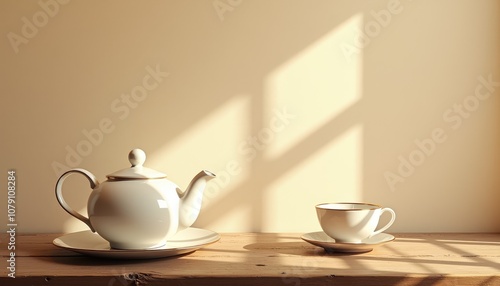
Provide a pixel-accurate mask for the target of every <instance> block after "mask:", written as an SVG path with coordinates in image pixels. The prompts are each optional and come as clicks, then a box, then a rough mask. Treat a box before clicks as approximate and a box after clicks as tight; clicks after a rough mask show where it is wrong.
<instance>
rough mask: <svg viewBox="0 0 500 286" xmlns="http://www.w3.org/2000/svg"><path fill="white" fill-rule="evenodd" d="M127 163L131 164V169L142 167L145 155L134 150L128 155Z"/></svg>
mask: <svg viewBox="0 0 500 286" xmlns="http://www.w3.org/2000/svg"><path fill="white" fill-rule="evenodd" d="M128 161H129V162H130V164H132V167H135V166H142V165H144V162H145V161H146V153H145V152H144V151H142V150H141V149H134V150H132V151H130V153H129V154H128Z"/></svg>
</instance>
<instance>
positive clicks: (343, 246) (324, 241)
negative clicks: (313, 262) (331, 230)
mask: <svg viewBox="0 0 500 286" xmlns="http://www.w3.org/2000/svg"><path fill="white" fill-rule="evenodd" d="M300 238H302V239H303V240H305V241H307V242H309V243H311V244H314V245H316V246H320V247H323V248H324V249H325V250H326V251H336V252H348V253H359V252H368V251H371V250H372V249H373V248H374V247H375V246H378V245H382V244H384V243H387V242H390V241H393V240H394V236H393V235H390V234H387V233H379V234H376V235H374V236H372V237H370V238H367V239H364V240H363V241H361V242H358V243H347V242H336V241H335V239H333V238H331V237H329V236H328V235H326V233H324V232H322V231H318V232H311V233H306V234H304V235H302V236H301V237H300Z"/></svg>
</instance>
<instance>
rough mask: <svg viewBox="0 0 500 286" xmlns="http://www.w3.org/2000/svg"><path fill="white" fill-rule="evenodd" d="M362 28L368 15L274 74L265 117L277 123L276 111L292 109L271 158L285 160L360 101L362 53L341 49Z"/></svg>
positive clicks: (348, 23) (331, 34) (328, 36)
mask: <svg viewBox="0 0 500 286" xmlns="http://www.w3.org/2000/svg"><path fill="white" fill-rule="evenodd" d="M362 25H363V16H362V14H357V15H354V16H352V17H351V18H349V19H348V20H346V21H345V22H344V23H342V24H340V25H339V26H337V27H336V28H335V29H333V30H332V31H331V32H329V33H327V34H326V35H325V36H324V37H322V38H321V39H319V40H317V41H316V42H314V43H312V44H311V45H310V46H308V47H307V48H306V49H304V50H303V51H301V52H300V53H298V54H297V55H296V56H295V57H293V58H291V59H290V60H289V61H287V62H286V63H284V64H282V65H281V66H279V67H278V68H277V69H276V70H274V71H273V72H271V73H270V74H269V75H268V77H267V79H266V81H265V84H264V88H265V91H264V92H265V104H264V108H265V116H266V117H269V118H272V117H273V116H274V115H275V110H276V108H280V109H281V108H286V110H287V112H288V113H289V114H291V116H290V118H291V119H290V124H289V127H287V129H286V132H280V133H278V134H276V136H275V140H274V142H273V144H271V145H269V146H268V148H267V149H266V150H265V153H264V154H263V155H264V157H265V158H266V159H273V158H276V157H279V156H280V155H281V154H283V153H285V152H286V151H287V150H289V149H290V148H291V147H292V146H294V145H296V144H297V143H299V142H300V141H302V140H303V139H304V138H307V137H309V136H314V131H315V130H316V129H317V128H318V127H319V126H322V125H324V124H325V123H326V122H329V121H331V120H333V119H334V118H336V117H337V116H339V115H340V114H342V112H344V111H346V109H348V108H349V107H350V106H352V105H353V104H355V103H356V102H357V101H358V100H360V98H361V95H362V64H363V63H362V56H361V55H362V52H360V53H358V54H354V55H351V56H350V57H349V58H347V57H346V55H345V54H344V53H343V51H342V49H341V47H342V44H345V43H351V42H352V39H353V37H354V36H353V35H354V33H356V31H357V29H358V28H362ZM292 115H293V116H295V117H293V118H292ZM265 121H266V120H265Z"/></svg>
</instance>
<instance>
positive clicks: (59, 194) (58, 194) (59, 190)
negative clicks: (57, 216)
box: [56, 169, 99, 232]
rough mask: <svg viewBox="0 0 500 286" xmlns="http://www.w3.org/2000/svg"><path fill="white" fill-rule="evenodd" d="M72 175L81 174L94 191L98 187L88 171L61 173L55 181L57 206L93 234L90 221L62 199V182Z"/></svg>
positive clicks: (94, 178) (72, 170) (79, 170)
mask: <svg viewBox="0 0 500 286" xmlns="http://www.w3.org/2000/svg"><path fill="white" fill-rule="evenodd" d="M72 173H78V174H82V175H84V176H85V177H87V179H88V180H89V182H90V187H91V188H92V189H95V188H96V187H97V186H99V182H98V181H97V179H96V177H95V176H94V175H93V174H92V173H90V172H89V171H87V170H84V169H71V170H69V171H66V172H65V173H63V174H62V175H61V177H59V180H57V183H56V198H57V201H58V202H59V204H60V205H61V207H62V208H63V209H64V210H65V211H67V212H68V213H69V214H70V215H72V216H74V217H76V218H77V219H79V220H81V221H82V222H83V223H85V224H86V225H87V226H88V227H89V228H90V230H92V232H95V230H94V228H93V227H92V225H91V224H90V219H89V218H88V217H84V216H83V215H81V214H79V213H78V212H76V211H75V210H74V209H73V208H71V207H70V206H69V205H68V203H66V201H65V200H64V198H63V195H62V184H63V182H64V180H66V178H67V177H68V176H69V175H71V174H72Z"/></svg>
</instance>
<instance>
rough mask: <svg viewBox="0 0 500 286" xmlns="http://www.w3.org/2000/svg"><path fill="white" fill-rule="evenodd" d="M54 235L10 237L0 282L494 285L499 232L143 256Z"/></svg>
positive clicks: (245, 241)
mask: <svg viewBox="0 0 500 286" xmlns="http://www.w3.org/2000/svg"><path fill="white" fill-rule="evenodd" d="M59 235H60V234H34V235H17V237H16V278H10V277H8V276H7V274H8V269H7V266H8V265H7V261H6V260H7V259H8V257H9V252H10V251H8V249H7V243H6V239H7V238H8V237H7V236H6V235H5V234H2V235H0V240H1V245H0V254H1V256H2V258H1V260H2V262H1V263H0V265H2V267H1V269H2V272H1V275H0V285H2V286H3V285H6V286H7V285H9V286H10V285H12V286H16V285H50V286H58V285H64V286H66V285H107V286H111V285H117V286H118V285H238V286H239V285H363V286H370V285H373V286H381V285H384V286H385V285H400V286H407V285H408V286H409V285H418V286H422V285H433V286H441V285H450V286H452V285H453V286H462V285H464V286H465V285H480V286H498V285H500V234H458V233H450V234H396V235H395V236H396V239H395V240H394V241H392V242H390V243H388V244H385V245H382V246H379V247H376V248H375V249H374V250H373V251H371V252H366V253H361V254H343V253H327V252H325V251H324V250H323V249H322V248H319V247H316V246H314V245H311V244H309V243H307V242H305V241H303V240H302V239H300V235H301V234H293V233H225V234H222V238H221V240H220V241H219V242H216V243H214V244H211V245H208V246H206V247H204V248H202V249H200V250H198V251H196V252H193V253H190V254H188V255H183V256H179V257H171V258H160V259H150V260H116V259H115V260H112V259H103V258H93V257H87V256H83V255H80V254H77V253H74V252H71V251H68V250H65V249H61V248H58V247H56V246H54V245H53V244H52V240H53V239H54V238H56V237H57V236H59Z"/></svg>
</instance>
